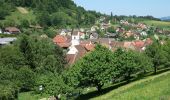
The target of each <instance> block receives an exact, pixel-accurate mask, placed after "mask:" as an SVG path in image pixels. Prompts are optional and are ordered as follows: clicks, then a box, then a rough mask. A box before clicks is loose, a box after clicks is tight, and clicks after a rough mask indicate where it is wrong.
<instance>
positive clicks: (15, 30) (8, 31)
mask: <svg viewBox="0 0 170 100" xmlns="http://www.w3.org/2000/svg"><path fill="white" fill-rule="evenodd" d="M4 33H5V34H18V33H20V30H19V29H18V28H16V27H7V28H5V31H4Z"/></svg>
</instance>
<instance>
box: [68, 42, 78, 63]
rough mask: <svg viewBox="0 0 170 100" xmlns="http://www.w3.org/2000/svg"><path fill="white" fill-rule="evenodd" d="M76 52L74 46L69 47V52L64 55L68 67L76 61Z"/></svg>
mask: <svg viewBox="0 0 170 100" xmlns="http://www.w3.org/2000/svg"><path fill="white" fill-rule="evenodd" d="M77 53H78V50H77V49H76V48H75V46H73V45H72V46H70V47H69V51H68V52H67V54H66V60H67V62H68V64H69V65H72V64H73V63H74V62H75V61H76V57H77Z"/></svg>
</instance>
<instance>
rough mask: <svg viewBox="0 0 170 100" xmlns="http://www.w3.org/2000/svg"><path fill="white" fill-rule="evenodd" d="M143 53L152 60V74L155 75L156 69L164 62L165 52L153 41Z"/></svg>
mask: <svg viewBox="0 0 170 100" xmlns="http://www.w3.org/2000/svg"><path fill="white" fill-rule="evenodd" d="M145 53H146V54H147V55H148V56H149V57H150V58H151V59H152V62H153V67H154V73H155V74H156V72H157V69H158V68H159V67H160V66H161V65H164V63H165V62H166V56H165V54H166V52H165V51H164V50H163V49H162V45H161V44H160V43H159V42H158V41H155V42H153V43H152V45H150V46H148V47H147V48H146V50H145Z"/></svg>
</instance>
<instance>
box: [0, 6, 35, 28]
mask: <svg viewBox="0 0 170 100" xmlns="http://www.w3.org/2000/svg"><path fill="white" fill-rule="evenodd" d="M24 20H26V21H28V22H29V23H33V22H34V21H35V20H36V16H35V15H34V13H33V11H32V10H29V9H27V8H23V7H17V9H16V10H15V11H13V12H11V13H10V15H9V16H6V18H5V20H2V21H1V23H4V24H11V25H17V26H18V25H21V24H22V21H24Z"/></svg>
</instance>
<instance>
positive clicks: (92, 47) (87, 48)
mask: <svg viewBox="0 0 170 100" xmlns="http://www.w3.org/2000/svg"><path fill="white" fill-rule="evenodd" d="M85 49H86V50H87V51H88V52H89V51H93V50H94V49H95V44H92V43H91V42H90V44H86V45H85Z"/></svg>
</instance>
